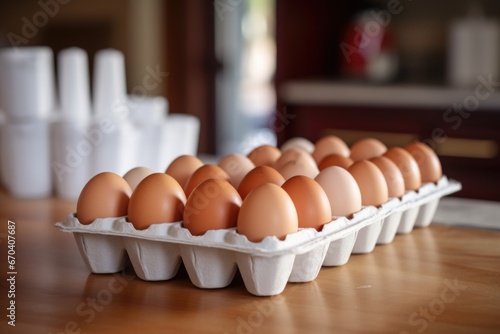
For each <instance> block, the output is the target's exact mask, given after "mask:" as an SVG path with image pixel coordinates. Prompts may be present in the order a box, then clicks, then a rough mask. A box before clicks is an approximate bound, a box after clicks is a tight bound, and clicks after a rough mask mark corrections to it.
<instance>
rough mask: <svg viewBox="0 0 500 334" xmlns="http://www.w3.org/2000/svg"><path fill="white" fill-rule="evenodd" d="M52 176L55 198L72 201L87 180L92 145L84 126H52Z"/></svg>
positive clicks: (65, 123) (62, 123) (67, 123)
mask: <svg viewBox="0 0 500 334" xmlns="http://www.w3.org/2000/svg"><path fill="white" fill-rule="evenodd" d="M51 145H52V162H51V166H52V172H53V178H54V186H55V190H56V195H57V196H59V197H61V198H64V199H66V200H70V201H76V200H77V199H78V196H79V195H80V192H81V191H82V189H83V187H84V186H85V184H86V183H87V181H88V180H89V179H90V170H89V169H90V163H91V159H92V154H93V151H94V145H93V143H92V142H91V140H90V139H89V138H88V136H87V129H86V126H85V123H83V124H82V123H81V122H78V121H57V122H55V123H54V124H52V129H51Z"/></svg>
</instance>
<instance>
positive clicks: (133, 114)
mask: <svg viewBox="0 0 500 334" xmlns="http://www.w3.org/2000/svg"><path fill="white" fill-rule="evenodd" d="M128 105H129V109H130V113H129V117H130V120H131V121H132V122H133V123H134V124H136V125H143V124H152V123H158V122H161V121H162V120H164V119H165V116H167V115H168V101H167V99H166V98H164V97H163V96H136V95H129V97H128Z"/></svg>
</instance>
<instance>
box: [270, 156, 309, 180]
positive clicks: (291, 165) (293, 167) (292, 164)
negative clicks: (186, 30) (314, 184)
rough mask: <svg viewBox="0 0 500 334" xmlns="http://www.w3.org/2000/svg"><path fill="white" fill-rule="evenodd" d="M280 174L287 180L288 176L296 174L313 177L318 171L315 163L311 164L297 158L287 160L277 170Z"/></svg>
mask: <svg viewBox="0 0 500 334" xmlns="http://www.w3.org/2000/svg"><path fill="white" fill-rule="evenodd" d="M278 172H280V174H281V175H282V176H283V177H284V178H285V180H288V179H289V178H291V177H293V176H297V175H305V176H308V177H310V178H315V177H316V175H318V173H319V169H318V167H316V163H314V161H313V164H311V163H310V162H309V161H306V160H304V159H298V160H296V161H289V162H287V163H286V164H285V165H284V166H283V167H281V169H279V170H278Z"/></svg>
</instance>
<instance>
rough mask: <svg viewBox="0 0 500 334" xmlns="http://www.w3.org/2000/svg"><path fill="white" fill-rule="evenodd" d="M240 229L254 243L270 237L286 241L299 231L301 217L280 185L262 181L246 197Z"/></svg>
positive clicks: (239, 224)
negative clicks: (288, 236) (291, 234)
mask: <svg viewBox="0 0 500 334" xmlns="http://www.w3.org/2000/svg"><path fill="white" fill-rule="evenodd" d="M237 231H238V233H240V234H243V235H245V236H246V237H247V238H248V240H250V241H252V242H260V241H262V240H263V239H264V238H265V237H267V236H276V237H277V238H278V239H281V240H283V239H284V238H285V237H286V236H287V234H290V233H294V232H297V231H298V216H297V211H296V209H295V206H294V204H293V201H292V199H291V198H290V196H289V195H288V194H287V192H286V191H285V190H283V189H282V188H281V187H280V186H278V185H276V184H273V183H265V184H261V185H260V186H258V187H257V188H255V189H254V190H253V191H252V192H251V193H250V194H248V196H247V197H246V198H245V199H244V200H243V204H242V205H241V208H240V212H239V214H238V222H237Z"/></svg>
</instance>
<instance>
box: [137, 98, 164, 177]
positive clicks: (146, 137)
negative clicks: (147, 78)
mask: <svg viewBox="0 0 500 334" xmlns="http://www.w3.org/2000/svg"><path fill="white" fill-rule="evenodd" d="M128 100H129V106H130V119H131V121H132V122H133V124H134V126H135V127H136V129H137V130H138V134H139V135H138V146H139V147H140V150H138V152H137V162H138V164H140V165H141V166H143V167H147V168H150V169H152V170H154V171H164V170H165V169H166V166H165V165H164V164H163V161H162V159H161V156H162V154H163V153H162V152H164V151H166V150H167V147H166V145H167V144H166V133H167V131H168V129H167V114H168V102H167V99H165V98H164V97H160V96H155V97H147V96H143V97H139V96H129V98H128Z"/></svg>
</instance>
